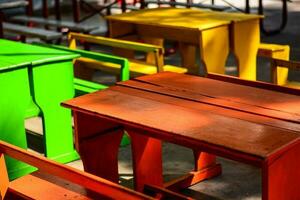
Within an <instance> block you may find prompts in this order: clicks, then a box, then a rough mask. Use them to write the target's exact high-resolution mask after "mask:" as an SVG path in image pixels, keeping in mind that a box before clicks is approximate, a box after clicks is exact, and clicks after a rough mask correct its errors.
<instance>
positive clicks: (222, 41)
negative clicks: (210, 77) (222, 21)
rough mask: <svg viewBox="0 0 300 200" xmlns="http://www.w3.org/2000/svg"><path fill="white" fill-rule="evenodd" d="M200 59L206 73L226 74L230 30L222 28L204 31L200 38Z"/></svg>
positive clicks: (226, 27) (225, 27)
mask: <svg viewBox="0 0 300 200" xmlns="http://www.w3.org/2000/svg"><path fill="white" fill-rule="evenodd" d="M199 43H200V58H201V62H202V64H203V65H204V70H205V72H206V73H210V72H212V73H218V74H224V73H225V63H226V60H227V57H228V54H229V28H228V26H227V25H226V26H220V27H217V28H213V29H208V30H205V31H202V32H201V34H200V38H199Z"/></svg>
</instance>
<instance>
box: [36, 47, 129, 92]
mask: <svg viewBox="0 0 300 200" xmlns="http://www.w3.org/2000/svg"><path fill="white" fill-rule="evenodd" d="M34 44H35V45H39V46H43V47H48V48H54V49H58V50H63V51H67V52H72V53H76V54H79V55H81V58H84V59H91V60H95V61H97V62H105V63H110V64H113V65H116V66H118V69H119V71H120V72H119V74H120V77H119V80H120V81H126V80H129V76H130V75H129V62H128V60H127V59H126V58H121V57H117V56H113V55H108V54H103V53H96V52H91V51H85V50H80V49H70V48H68V47H64V46H60V45H50V44H42V43H34ZM87 68H90V67H89V66H87ZM74 71H75V78H74V86H75V89H76V90H77V93H79V94H84V93H91V92H95V91H97V90H101V89H105V88H107V87H108V86H107V85H103V84H100V83H95V82H91V81H88V80H84V79H81V77H80V78H76V71H77V69H76V67H75V69H74Z"/></svg>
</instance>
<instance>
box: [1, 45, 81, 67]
mask: <svg viewBox="0 0 300 200" xmlns="http://www.w3.org/2000/svg"><path fill="white" fill-rule="evenodd" d="M77 57H79V55H77V54H74V53H72V52H67V51H62V50H57V49H52V48H46V47H41V46H37V45H30V44H24V43H21V42H15V41H10V40H5V39H0V61H1V64H0V71H1V70H7V69H13V68H19V67H24V66H28V65H31V66H34V65H39V64H42V63H48V62H55V61H63V60H72V59H74V58H77Z"/></svg>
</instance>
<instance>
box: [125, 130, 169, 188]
mask: <svg viewBox="0 0 300 200" xmlns="http://www.w3.org/2000/svg"><path fill="white" fill-rule="evenodd" d="M127 132H128V134H129V136H130V138H131V148H132V161H133V173H134V187H135V189H136V190H137V191H140V192H142V191H143V189H144V185H145V184H150V185H156V186H163V176H162V173H163V170H162V146H161V141H160V140H158V139H154V138H151V137H148V136H145V135H143V134H140V133H138V132H136V130H130V129H129V130H127Z"/></svg>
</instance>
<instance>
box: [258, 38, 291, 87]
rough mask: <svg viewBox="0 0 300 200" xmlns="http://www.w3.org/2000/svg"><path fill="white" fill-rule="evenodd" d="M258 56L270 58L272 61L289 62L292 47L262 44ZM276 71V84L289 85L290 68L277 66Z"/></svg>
mask: <svg viewBox="0 0 300 200" xmlns="http://www.w3.org/2000/svg"><path fill="white" fill-rule="evenodd" d="M257 55H258V56H260V57H266V58H269V59H270V60H271V61H272V59H281V60H289V57H290V47H289V46H288V45H280V44H266V43H261V44H260V45H259V49H258V53H257ZM276 71H277V76H276V77H277V79H276V84H278V85H286V84H287V83H288V68H285V67H280V66H277V67H276Z"/></svg>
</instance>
